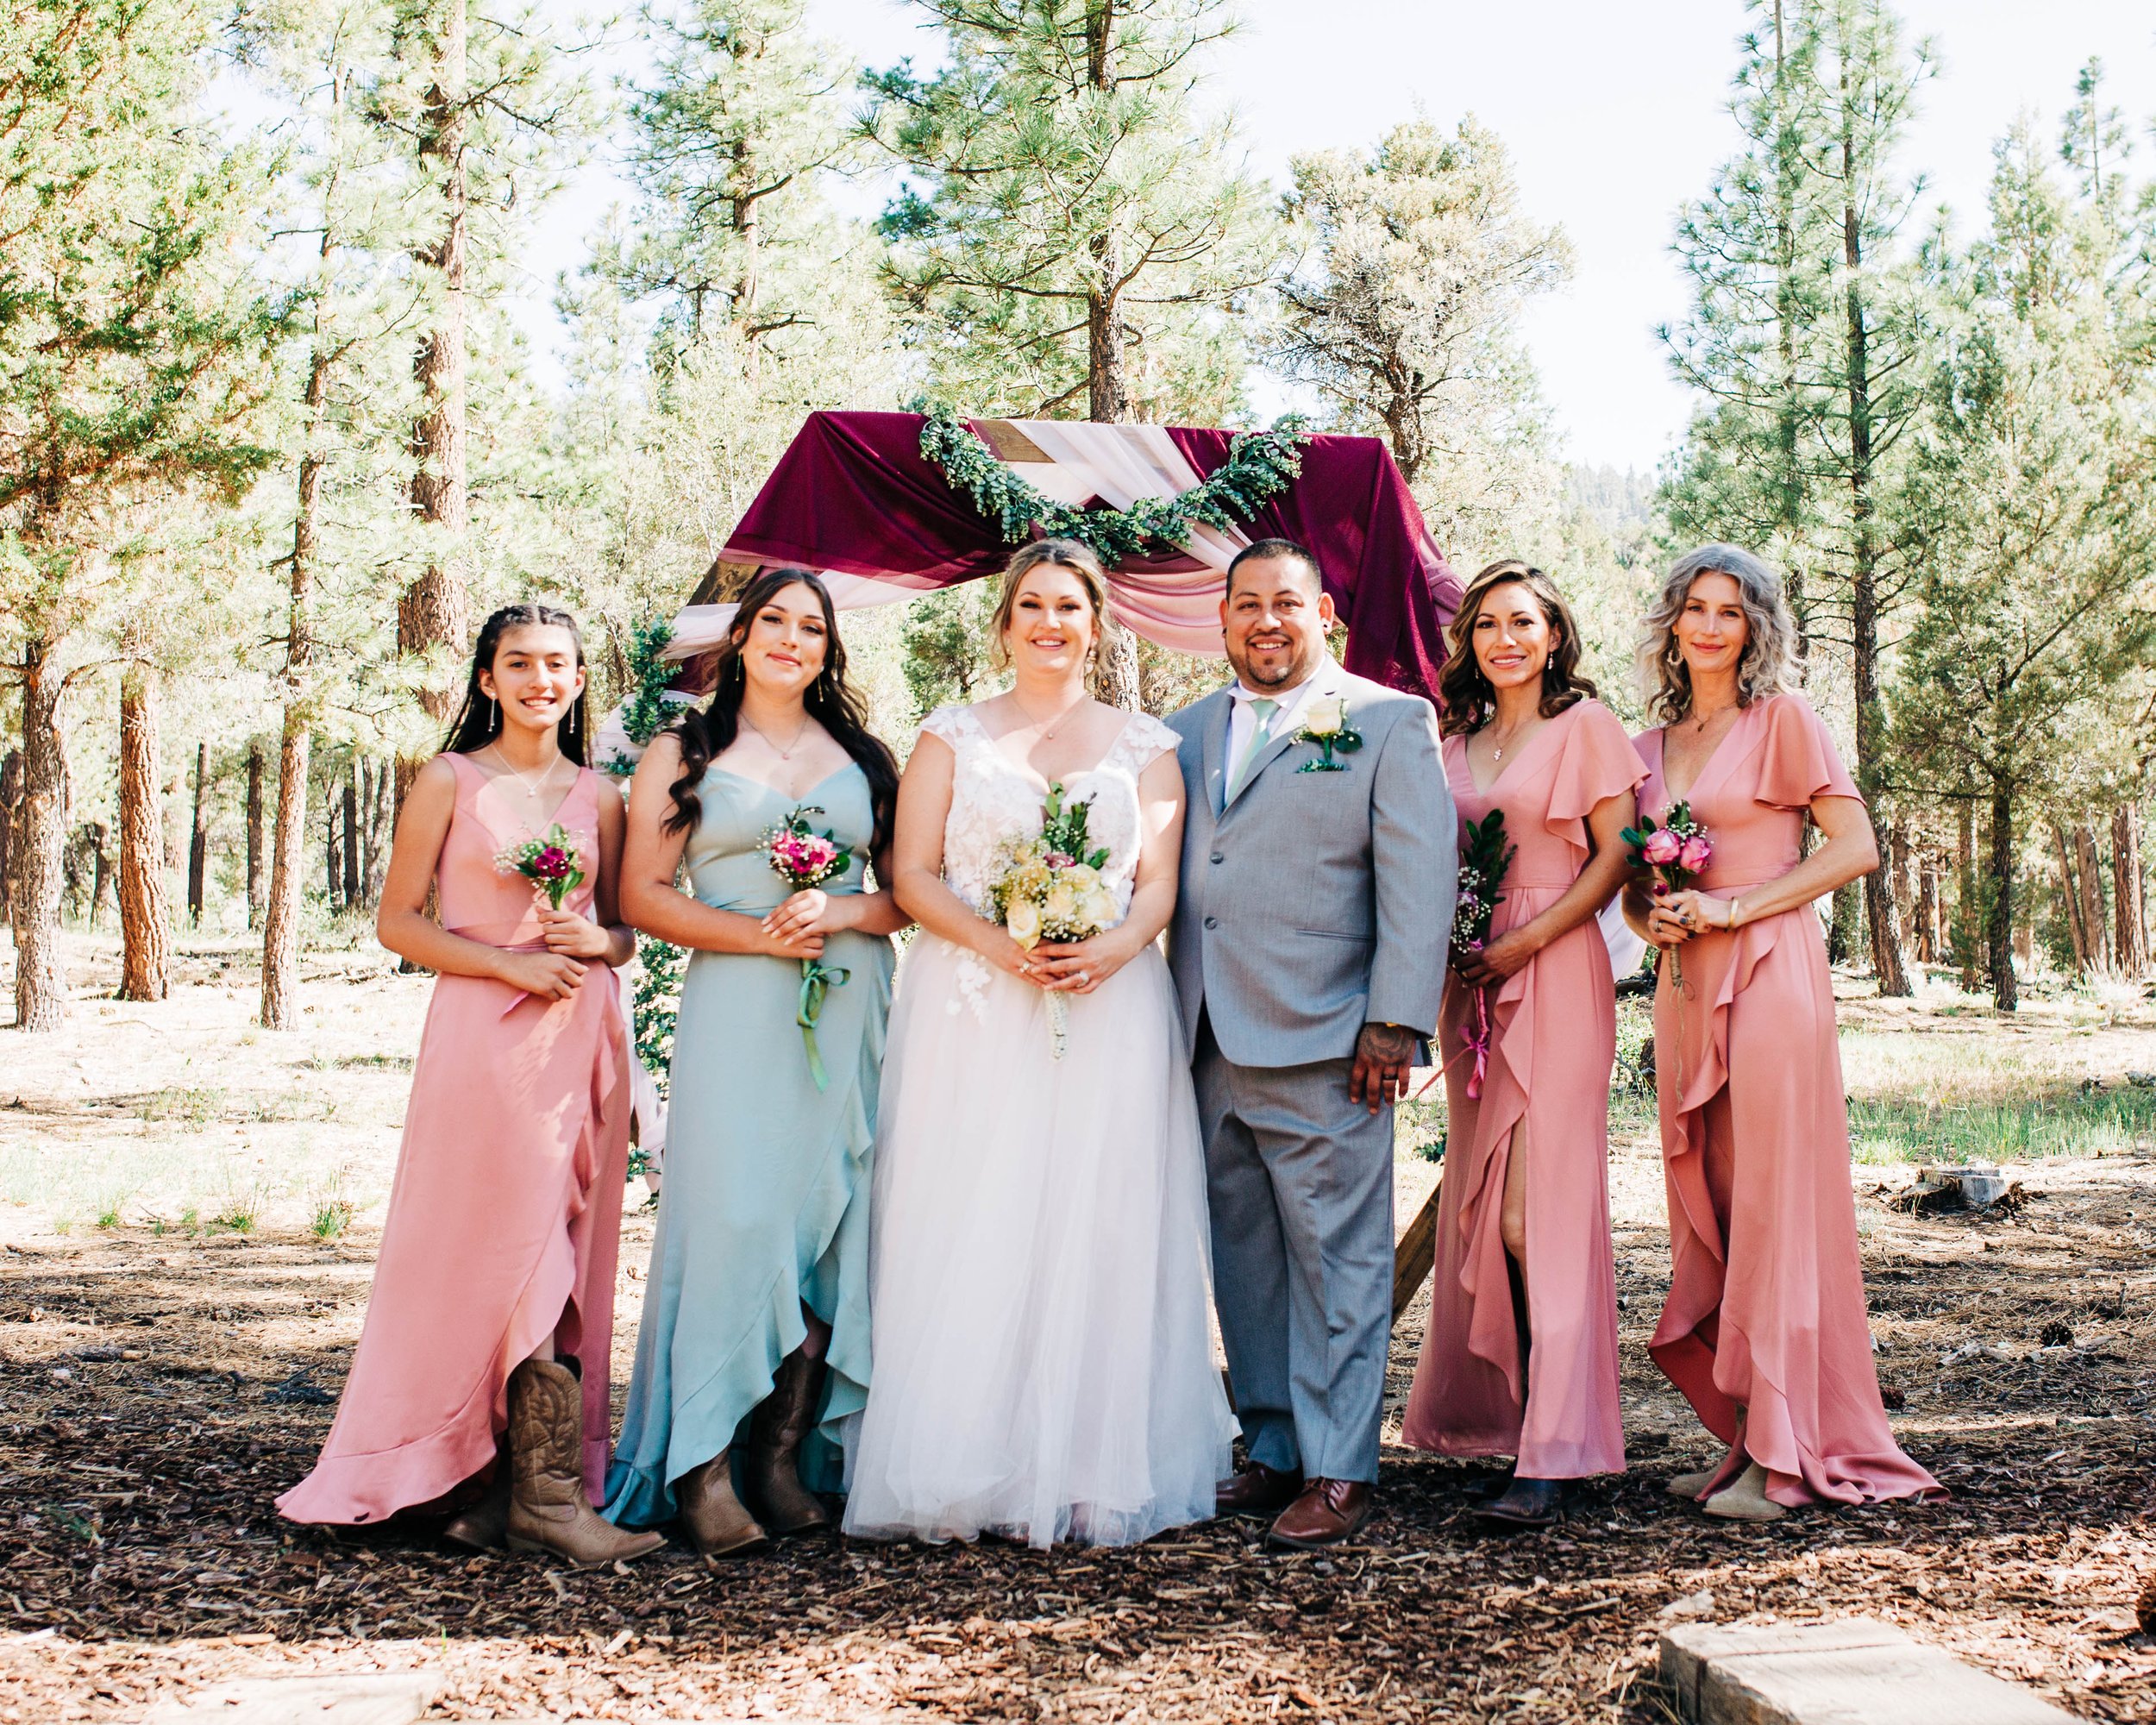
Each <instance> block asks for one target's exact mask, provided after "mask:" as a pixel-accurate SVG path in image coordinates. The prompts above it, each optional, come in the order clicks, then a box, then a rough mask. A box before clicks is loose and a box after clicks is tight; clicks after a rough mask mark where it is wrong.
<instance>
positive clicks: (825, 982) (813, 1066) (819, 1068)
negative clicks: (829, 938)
mask: <svg viewBox="0 0 2156 1725" xmlns="http://www.w3.org/2000/svg"><path fill="white" fill-rule="evenodd" d="M853 974H854V973H853V972H852V971H850V970H849V969H846V968H845V967H844V966H843V965H841V964H826V963H824V961H823V960H822V959H820V958H804V959H803V960H802V961H801V1003H800V1005H799V1007H798V1008H796V1009H795V1012H794V1014H793V1022H794V1023H796V1024H797V1025H799V1026H801V1046H802V1047H803V1048H805V1049H806V1050H807V1051H808V1068H809V1076H810V1077H812V1078H813V1079H814V1080H815V1081H816V1088H818V1089H819V1090H826V1089H829V1088H830V1082H831V1081H830V1075H829V1074H828V1073H826V1072H825V1071H824V1055H823V1051H821V1050H820V1049H818V1047H817V1045H816V1021H817V1019H819V1018H821V1017H823V1015H824V995H826V994H829V993H830V991H831V990H832V989H833V988H843V987H844V986H845V984H846V983H848V982H850V981H852V979H853Z"/></svg>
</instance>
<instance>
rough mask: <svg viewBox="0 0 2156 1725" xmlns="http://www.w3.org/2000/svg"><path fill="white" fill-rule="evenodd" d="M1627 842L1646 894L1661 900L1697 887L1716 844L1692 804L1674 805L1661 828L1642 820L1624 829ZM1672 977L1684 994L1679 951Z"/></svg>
mask: <svg viewBox="0 0 2156 1725" xmlns="http://www.w3.org/2000/svg"><path fill="white" fill-rule="evenodd" d="M1624 840H1625V843H1626V844H1629V845H1630V846H1632V866H1633V868H1635V869H1642V870H1644V871H1645V873H1646V875H1647V877H1648V879H1647V890H1648V891H1649V892H1650V893H1651V894H1654V896H1655V897H1656V898H1657V899H1658V900H1659V899H1666V898H1668V897H1669V896H1670V894H1672V893H1681V892H1683V891H1684V890H1686V889H1687V888H1689V887H1691V886H1693V885H1694V884H1695V883H1696V882H1697V881H1698V880H1699V877H1700V876H1701V875H1702V874H1704V873H1705V872H1706V869H1707V864H1708V861H1709V859H1711V858H1712V857H1713V856H1714V841H1713V840H1712V839H1710V838H1709V837H1708V836H1707V829H1706V828H1705V827H1703V826H1702V825H1700V823H1699V820H1698V818H1697V817H1696V816H1695V815H1694V814H1693V812H1692V805H1691V803H1690V802H1689V800H1687V801H1683V802H1676V803H1671V804H1670V807H1669V810H1668V812H1666V813H1664V815H1663V817H1662V824H1661V825H1655V823H1654V821H1653V819H1651V817H1649V816H1646V815H1642V816H1640V817H1639V825H1638V826H1636V827H1634V826H1628V827H1626V829H1625V831H1624ZM1670 980H1671V981H1672V982H1675V983H1676V984H1677V988H1678V989H1679V990H1680V991H1681V990H1682V989H1683V987H1684V960H1683V956H1682V955H1681V954H1679V953H1677V952H1676V951H1672V952H1671V953H1670Z"/></svg>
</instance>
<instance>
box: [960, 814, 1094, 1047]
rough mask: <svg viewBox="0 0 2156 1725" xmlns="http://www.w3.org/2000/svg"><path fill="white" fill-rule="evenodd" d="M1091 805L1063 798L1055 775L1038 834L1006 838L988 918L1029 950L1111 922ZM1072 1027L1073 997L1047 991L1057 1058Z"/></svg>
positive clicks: (1080, 936)
mask: <svg viewBox="0 0 2156 1725" xmlns="http://www.w3.org/2000/svg"><path fill="white" fill-rule="evenodd" d="M1091 806H1092V804H1091V803H1090V801H1089V800H1085V799H1082V798H1081V800H1078V801H1075V802H1066V801H1065V800H1063V787H1062V782H1061V781H1057V782H1056V783H1055V784H1052V785H1050V787H1048V800H1047V801H1046V802H1044V803H1043V804H1042V805H1041V831H1040V837H1037V838H1008V839H1006V840H1005V841H1004V842H1003V847H1002V851H1001V855H1000V858H999V863H1000V866H999V867H998V869H997V870H996V876H995V879H994V880H993V881H991V882H990V883H989V886H988V901H989V908H990V909H991V910H992V911H993V913H994V914H993V920H994V921H996V922H1000V923H1001V924H1002V925H1003V926H1004V927H1005V928H1006V930H1008V931H1009V932H1010V936H1011V938H1012V939H1013V940H1015V941H1016V942H1018V944H1019V945H1020V946H1022V947H1024V948H1025V950H1027V951H1028V952H1031V950H1033V949H1034V948H1035V947H1036V946H1038V945H1039V944H1041V942H1043V941H1044V940H1049V941H1069V940H1090V939H1091V938H1093V937H1094V935H1096V934H1100V933H1101V932H1103V931H1106V930H1107V929H1109V928H1112V927H1113V926H1114V924H1115V919H1116V903H1115V895H1114V894H1112V893H1111V892H1110V891H1109V890H1108V888H1107V884H1106V882H1105V881H1102V880H1101V878H1100V871H1101V870H1102V869H1105V868H1106V867H1107V864H1108V853H1107V850H1106V847H1105V846H1095V845H1094V844H1093V843H1092V841H1091V840H1090V838H1089V837H1087V832H1086V816H1087V810H1088V809H1089V808H1090V807H1091ZM1069 1026H1070V1002H1069V1000H1067V999H1065V998H1064V996H1063V995H1062V994H1061V993H1060V992H1058V991H1056V990H1054V989H1050V990H1049V992H1048V1030H1049V1035H1050V1038H1052V1039H1053V1045H1054V1053H1055V1057H1056V1059H1058V1060H1061V1059H1062V1057H1063V1047H1064V1044H1065V1041H1066V1039H1067V1038H1068V1035H1069Z"/></svg>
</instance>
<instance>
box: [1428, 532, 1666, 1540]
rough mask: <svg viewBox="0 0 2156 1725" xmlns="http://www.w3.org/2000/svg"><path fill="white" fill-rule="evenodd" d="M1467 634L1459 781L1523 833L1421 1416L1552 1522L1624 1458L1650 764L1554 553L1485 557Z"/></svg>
mask: <svg viewBox="0 0 2156 1725" xmlns="http://www.w3.org/2000/svg"><path fill="white" fill-rule="evenodd" d="M1451 639H1452V656H1451V659H1450V660H1449V661H1448V662H1446V664H1445V670H1444V673H1443V676H1442V681H1441V683H1440V688H1441V690H1442V693H1443V694H1444V697H1445V713H1444V718H1443V721H1442V729H1443V730H1444V732H1445V775H1446V778H1447V779H1448V781H1450V783H1451V790H1452V799H1453V801H1454V802H1455V804H1457V806H1458V809H1459V815H1460V819H1461V821H1462V822H1463V824H1464V823H1467V822H1470V821H1476V822H1479V821H1481V820H1483V819H1486V818H1487V817H1488V815H1489V812H1491V811H1492V810H1493V809H1501V810H1502V811H1503V812H1504V817H1505V823H1504V824H1505V834H1506V837H1507V839H1508V840H1509V841H1510V842H1511V844H1514V846H1516V847H1517V854H1516V855H1514V857H1513V860H1512V863H1511V866H1510V867H1509V868H1508V869H1507V871H1506V874H1505V876H1504V879H1503V881H1502V882H1501V887H1500V890H1501V894H1502V897H1501V899H1500V900H1498V905H1497V913H1496V918H1495V921H1494V922H1493V924H1492V925H1491V936H1492V938H1491V939H1490V940H1489V943H1488V944H1486V945H1485V946H1484V947H1483V949H1482V951H1481V952H1479V953H1478V954H1476V955H1475V957H1473V958H1472V959H1471V960H1470V961H1469V962H1468V963H1464V964H1458V965H1456V967H1455V968H1454V969H1453V971H1452V973H1451V976H1450V977H1449V979H1448V980H1447V983H1446V987H1445V1006H1444V1010H1443V1013H1442V1015H1441V1017H1440V1019H1439V1020H1438V1046H1439V1049H1440V1051H1441V1053H1442V1057H1443V1059H1444V1064H1445V1099H1446V1120H1447V1125H1448V1129H1447V1132H1446V1134H1445V1179H1444V1183H1443V1185H1442V1187H1441V1188H1440V1189H1439V1194H1438V1239H1437V1267H1436V1275H1435V1280H1434V1284H1433V1289H1432V1295H1431V1305H1430V1327H1429V1328H1428V1329H1427V1330H1426V1332H1425V1333H1424V1335H1423V1343H1422V1357H1421V1358H1420V1360H1419V1361H1418V1362H1417V1364H1416V1366H1415V1381H1414V1387H1413V1389H1412V1390H1411V1391H1410V1392H1409V1394H1408V1397H1407V1419H1406V1424H1405V1430H1404V1432H1403V1433H1402V1435H1403V1438H1404V1440H1405V1441H1406V1442H1407V1443H1408V1444H1410V1445H1412V1446H1413V1447H1415V1448H1417V1449H1426V1450H1435V1451H1438V1452H1440V1453H1442V1454H1445V1455H1462V1456H1484V1455H1508V1456H1513V1457H1515V1458H1517V1462H1516V1465H1515V1466H1514V1473H1513V1477H1512V1478H1511V1480H1510V1481H1509V1482H1508V1483H1507V1486H1506V1489H1505V1490H1504V1491H1503V1493H1502V1495H1501V1496H1499V1497H1498V1498H1497V1499H1496V1501H1495V1502H1492V1503H1490V1504H1489V1505H1487V1506H1486V1507H1485V1508H1484V1509H1482V1510H1481V1511H1480V1512H1479V1513H1480V1514H1481V1515H1482V1516H1483V1517H1484V1518H1485V1519H1487V1520H1489V1521H1494V1522H1498V1523H1501V1524H1504V1525H1507V1526H1513V1527H1547V1526H1548V1525H1550V1524H1551V1522H1552V1521H1556V1520H1557V1517H1558V1516H1559V1515H1561V1514H1562V1513H1563V1509H1564V1494H1565V1484H1566V1482H1568V1481H1570V1480H1572V1479H1576V1478H1579V1477H1583V1476H1585V1475H1588V1474H1595V1473H1614V1472H1618V1471H1622V1469H1623V1467H1624V1465H1625V1442H1624V1433H1623V1431H1622V1429H1621V1427H1620V1418H1619V1404H1618V1398H1617V1289H1616V1278H1615V1275H1614V1267H1613V1265H1612V1263H1611V1259H1610V1244H1609V1184H1608V1150H1609V1145H1608V1113H1609V1069H1610V1063H1611V1062H1612V1060H1613V1059H1614V1057H1615V1054H1616V1047H1617V1015H1616V996H1615V987H1614V981H1613V979H1612V977H1611V975H1610V969H1609V949H1608V946H1606V945H1605V944H1604V943H1603V940H1602V936H1601V929H1600V927H1599V926H1598V925H1596V923H1595V916H1596V914H1597V913H1599V912H1600V911H1601V908H1602V906H1604V905H1606V904H1608V902H1609V900H1611V899H1612V898H1614V896H1615V895H1616V893H1617V890H1618V888H1620V886H1621V885H1622V884H1623V881H1624V877H1625V869H1626V849H1625V845H1624V842H1623V839H1622V838H1621V837H1620V834H1621V833H1622V832H1623V831H1624V829H1625V828H1626V826H1628V825H1631V823H1632V820H1633V786H1634V785H1635V784H1637V783H1638V782H1639V780H1641V779H1642V778H1644V777H1645V773H1644V771H1643V770H1642V768H1641V767H1640V764H1639V756H1637V755H1635V754H1634V753H1633V748H1632V744H1631V742H1630V740H1629V739H1628V738H1627V737H1626V735H1625V731H1624V727H1623V726H1622V725H1620V724H1619V723H1618V722H1617V720H1616V718H1615V717H1614V715H1613V714H1612V713H1611V712H1610V711H1609V709H1608V708H1607V707H1605V706H1602V704H1601V702H1600V701H1598V700H1596V699H1594V695H1595V686H1594V684H1592V683H1591V682H1589V681H1587V679H1586V678H1584V677H1583V676H1581V675H1580V674H1578V666H1579V660H1580V646H1579V634H1578V631H1577V630H1576V628H1575V627H1574V625H1573V622H1572V616H1571V612H1570V611H1569V610H1568V609H1567V608H1566V606H1565V603H1564V598H1563V597H1562V595H1560V594H1559V593H1558V592H1557V587H1556V586H1555V585H1554V584H1553V583H1552V582H1551V580H1550V578H1549V577H1548V576H1547V575H1545V574H1543V573H1542V572H1541V571H1540V570H1539V569H1533V568H1529V567H1528V566H1527V565H1526V564H1525V563H1521V562H1518V561H1511V560H1507V561H1503V562H1498V563H1493V564H1491V565H1490V566H1489V568H1486V569H1484V570H1483V571H1482V574H1479V575H1477V576H1476V578H1475V580H1473V581H1472V582H1471V583H1470V584H1469V586H1468V589H1467V592H1466V593H1465V594H1464V595H1463V597H1462V599H1461V601H1460V609H1459V612H1458V614H1457V617H1455V618H1454V619H1453V623H1452V629H1451ZM1464 843H1465V840H1464V836H1463V848H1464ZM1477 996H1480V999H1481V1003H1482V1013H1479V1014H1478V1012H1477V1010H1476V1001H1477ZM1484 1024H1487V1025H1488V1026H1489V1032H1488V1045H1487V1051H1486V1059H1485V1062H1484V1065H1485V1069H1484V1071H1483V1073H1482V1077H1481V1078H1480V1080H1479V1082H1478V1081H1477V1080H1476V1051H1475V1047H1474V1044H1475V1043H1476V1041H1478V1040H1480V1039H1481V1038H1482V1026H1483V1025H1484Z"/></svg>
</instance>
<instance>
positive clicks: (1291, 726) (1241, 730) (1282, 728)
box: [1225, 654, 1332, 785]
mask: <svg viewBox="0 0 2156 1725" xmlns="http://www.w3.org/2000/svg"><path fill="white" fill-rule="evenodd" d="M1331 668H1332V656H1331V655H1329V654H1328V655H1326V657H1324V658H1322V659H1320V660H1319V661H1318V662H1317V663H1316V664H1315V665H1313V666H1312V667H1311V668H1310V674H1309V675H1308V676H1307V677H1305V678H1304V679H1303V680H1302V681H1300V683H1297V684H1296V685H1295V687H1294V688H1292V689H1289V690H1288V691H1287V692H1286V693H1282V692H1281V691H1279V690H1277V689H1254V688H1252V687H1250V685H1249V684H1248V683H1246V682H1244V681H1243V680H1242V678H1240V677H1238V678H1237V679H1236V680H1235V687H1234V688H1233V690H1232V691H1231V693H1232V694H1233V696H1234V698H1235V708H1234V711H1233V712H1231V713H1230V714H1229V715H1228V754H1227V760H1226V762H1225V766H1226V768H1227V780H1226V782H1227V783H1229V784H1231V785H1232V784H1233V783H1234V782H1235V771H1236V768H1238V767H1240V766H1241V765H1242V764H1243V753H1244V750H1247V749H1248V748H1249V747H1250V738H1251V737H1253V736H1254V735H1256V733H1257V714H1256V713H1254V712H1251V711H1250V703H1251V702H1252V701H1256V700H1272V701H1278V702H1279V703H1280V706H1278V708H1277V709H1275V712H1274V713H1273V724H1272V731H1271V734H1272V735H1273V736H1275V737H1292V736H1294V734H1295V732H1297V731H1300V730H1301V729H1302V710H1303V709H1304V708H1305V707H1306V706H1309V705H1310V699H1311V697H1312V696H1313V695H1314V694H1316V693H1318V689H1319V685H1320V684H1322V683H1325V682H1327V681H1330V678H1329V677H1328V676H1327V673H1328V672H1329V671H1330V670H1331Z"/></svg>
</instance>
